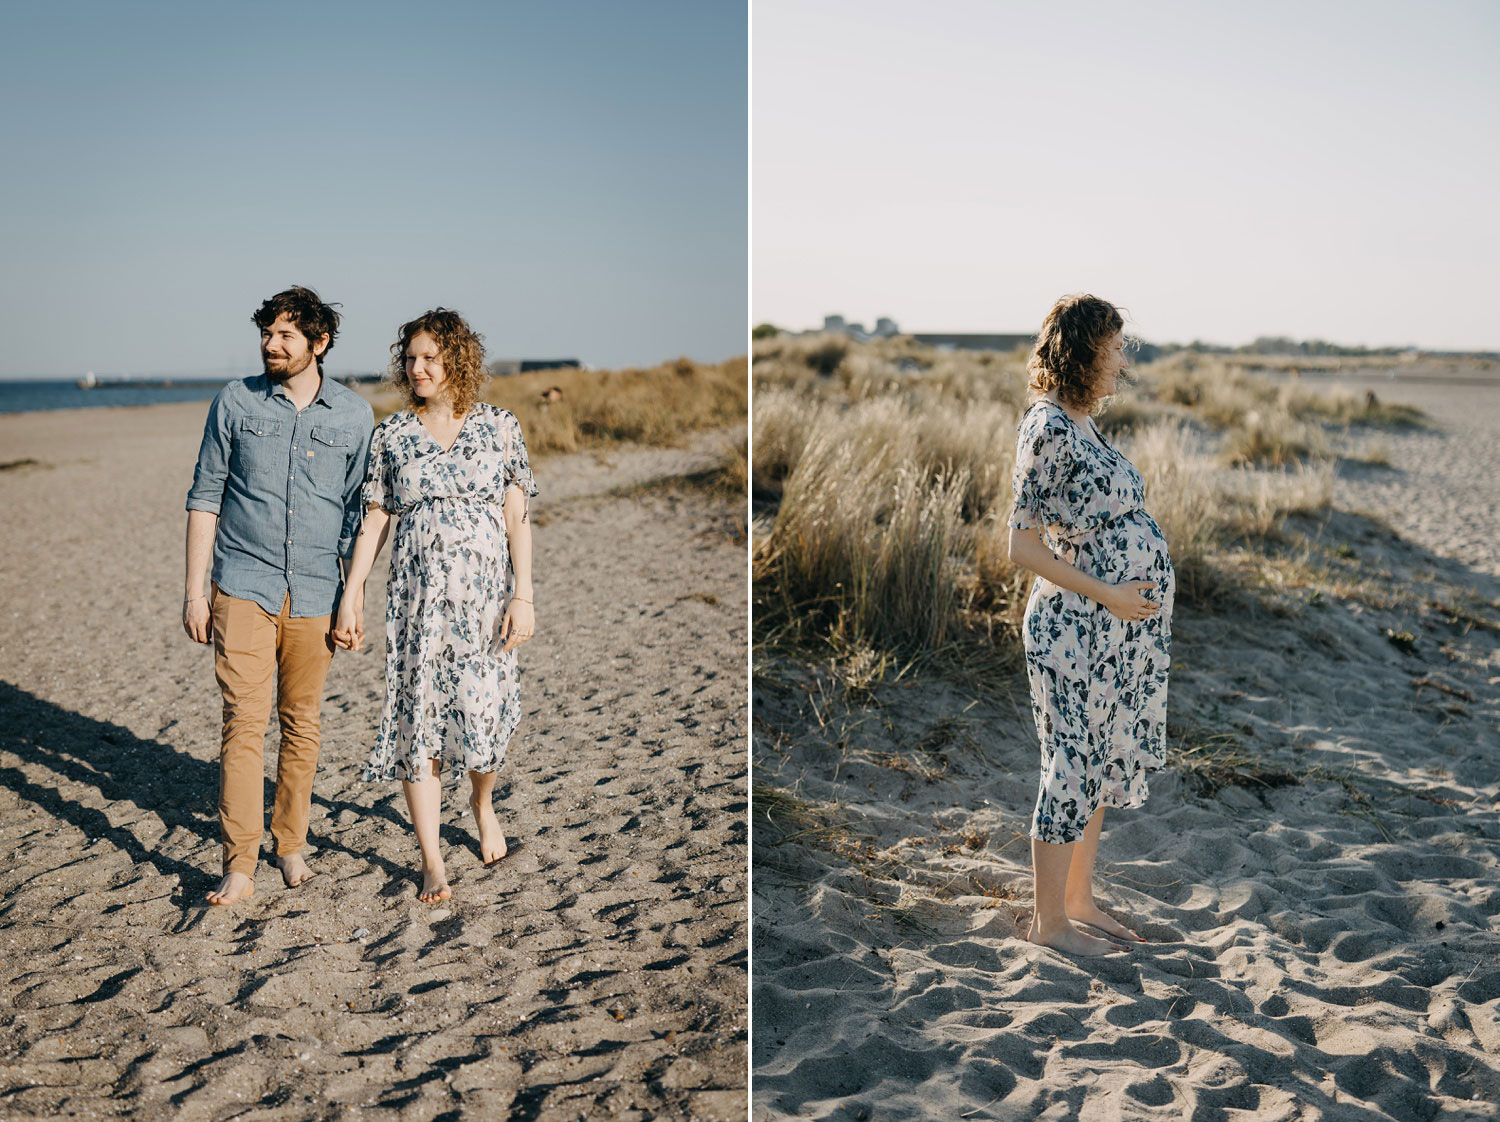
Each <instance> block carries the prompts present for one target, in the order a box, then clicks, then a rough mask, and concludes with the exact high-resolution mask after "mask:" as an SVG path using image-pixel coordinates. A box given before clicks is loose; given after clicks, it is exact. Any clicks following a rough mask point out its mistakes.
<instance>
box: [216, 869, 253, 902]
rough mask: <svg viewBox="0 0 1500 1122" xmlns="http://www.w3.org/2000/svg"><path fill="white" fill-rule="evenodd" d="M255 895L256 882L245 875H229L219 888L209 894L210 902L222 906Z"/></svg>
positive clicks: (220, 883)
mask: <svg viewBox="0 0 1500 1122" xmlns="http://www.w3.org/2000/svg"><path fill="white" fill-rule="evenodd" d="M254 895H255V881H253V880H252V879H251V878H250V877H249V876H247V875H246V874H245V873H229V874H228V875H226V876H225V877H224V879H223V880H221V881H220V882H219V887H218V888H216V889H214V890H213V891H212V892H210V893H209V894H208V902H209V903H210V904H218V905H221V906H222V905H224V904H233V903H234V902H235V901H236V900H247V899H249V898H250V897H251V896H254Z"/></svg>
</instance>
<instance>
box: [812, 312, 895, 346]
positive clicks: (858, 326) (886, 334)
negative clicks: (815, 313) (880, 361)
mask: <svg viewBox="0 0 1500 1122" xmlns="http://www.w3.org/2000/svg"><path fill="white" fill-rule="evenodd" d="M819 331H820V332H822V333H823V334H835V335H847V336H848V337H849V338H851V339H853V340H854V341H855V342H856V343H868V342H869V341H870V340H871V339H889V338H890V337H891V336H892V335H899V334H901V329H900V328H899V327H897V326H896V321H895V320H893V319H891V317H890V316H881V317H880V318H879V319H877V320H876V321H875V330H874V331H866V330H865V325H864V324H862V323H850V322H848V321H847V320H845V319H844V317H843V316H824V317H823V326H822V327H821V328H820V329H819ZM819 331H800V332H797V334H799V335H816V334H818V333H819Z"/></svg>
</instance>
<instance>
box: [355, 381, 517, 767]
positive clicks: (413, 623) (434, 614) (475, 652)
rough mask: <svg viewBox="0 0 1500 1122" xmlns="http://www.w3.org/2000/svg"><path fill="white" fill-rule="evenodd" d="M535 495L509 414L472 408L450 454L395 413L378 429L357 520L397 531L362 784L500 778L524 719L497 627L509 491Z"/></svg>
mask: <svg viewBox="0 0 1500 1122" xmlns="http://www.w3.org/2000/svg"><path fill="white" fill-rule="evenodd" d="M509 487H520V488H521V489H522V491H523V492H524V493H525V494H527V495H528V496H529V495H535V494H536V493H537V487H536V483H535V482H534V481H533V479H532V477H531V465H530V463H529V462H528V461H527V458H526V444H525V442H524V441H523V440H522V439H521V425H520V422H519V421H517V420H516V417H515V414H513V413H511V412H509V411H508V410H504V409H497V408H495V407H494V406H492V405H489V404H486V403H485V402H476V403H475V404H474V406H473V407H472V408H471V409H470V410H469V412H468V413H467V414H466V415H465V416H464V419H463V424H462V427H461V428H460V429H459V433H458V438H457V439H456V440H455V441H454V442H453V446H452V447H451V448H450V449H448V451H446V452H445V451H443V448H442V446H441V445H440V444H438V442H437V441H436V440H435V439H433V437H432V435H431V434H430V433H428V431H427V430H426V429H425V428H423V427H422V423H421V421H419V420H418V419H417V416H416V414H414V413H412V412H410V411H409V410H402V411H401V412H399V413H395V414H392V415H391V416H389V417H387V418H386V419H385V420H383V421H381V422H380V424H378V425H376V426H375V432H374V434H373V436H372V437H371V441H370V461H369V470H368V473H367V475H366V477H365V485H364V491H363V495H362V498H363V509H366V510H368V509H369V508H370V507H371V506H379V507H381V508H383V509H384V510H386V511H388V512H389V513H390V514H391V515H392V518H393V519H394V522H395V528H394V537H393V540H392V542H391V575H390V587H389V591H388V594H387V599H386V613H385V710H384V712H383V713H382V715H381V718H380V732H379V735H378V736H377V738H376V741H375V747H374V748H373V749H372V750H371V752H370V761H369V765H368V766H367V767H366V769H365V773H364V778H365V779H367V780H389V779H407V780H421V779H423V778H425V777H426V776H427V775H429V774H430V769H429V768H428V766H427V761H428V760H433V759H438V760H441V761H443V762H444V763H445V764H449V765H453V769H454V770H453V771H450V773H449V774H455V773H456V771H457V769H460V768H461V769H464V770H467V771H496V770H498V769H499V767H500V765H501V764H502V763H504V762H505V749H506V745H507V743H508V742H509V740H510V737H511V734H512V733H513V732H515V729H516V725H517V723H518V722H519V721H520V718H521V693H520V682H519V681H518V679H517V676H516V652H515V651H513V650H512V651H508V652H503V653H502V651H501V647H502V646H503V644H502V643H501V642H500V623H501V620H502V619H503V618H504V615H505V608H506V606H507V605H508V604H509V602H510V597H511V595H512V594H513V593H514V590H515V574H514V572H513V571H512V569H511V564H510V548H509V541H508V539H507V537H506V534H505V522H504V520H503V518H502V514H501V512H502V509H503V507H504V503H505V491H506V489H507V488H509Z"/></svg>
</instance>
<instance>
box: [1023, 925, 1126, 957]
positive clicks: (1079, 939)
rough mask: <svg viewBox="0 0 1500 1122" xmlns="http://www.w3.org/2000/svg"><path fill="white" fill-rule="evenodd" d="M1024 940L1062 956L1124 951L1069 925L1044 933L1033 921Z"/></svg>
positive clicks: (1114, 944)
mask: <svg viewBox="0 0 1500 1122" xmlns="http://www.w3.org/2000/svg"><path fill="white" fill-rule="evenodd" d="M1026 939H1027V941H1028V942H1032V943H1036V944H1037V945H1038V946H1042V947H1051V948H1052V949H1053V950H1055V951H1062V952H1063V953H1064V954H1077V955H1101V954H1118V953H1119V952H1120V951H1121V950H1123V949H1124V948H1122V947H1121V946H1120V944H1119V943H1111V942H1110V941H1109V940H1108V939H1100V938H1099V937H1098V936H1096V935H1085V934H1084V933H1083V932H1082V931H1079V930H1078V928H1076V927H1074V926H1073V925H1072V924H1071V923H1069V924H1067V925H1066V926H1063V927H1057V928H1052V929H1050V930H1048V931H1046V932H1045V933H1044V932H1043V931H1042V928H1041V927H1040V926H1039V925H1038V924H1037V922H1036V920H1035V919H1033V920H1032V921H1031V928H1030V929H1029V930H1028V931H1027V932H1026Z"/></svg>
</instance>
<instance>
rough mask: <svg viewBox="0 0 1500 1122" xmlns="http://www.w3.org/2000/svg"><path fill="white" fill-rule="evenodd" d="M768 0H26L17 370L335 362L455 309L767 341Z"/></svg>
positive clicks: (1, 234) (506, 353) (3, 178)
mask: <svg viewBox="0 0 1500 1122" xmlns="http://www.w3.org/2000/svg"><path fill="white" fill-rule="evenodd" d="M747 51H748V28H747V15H746V9H745V5H744V3H743V2H738V3H736V2H729V3H718V2H715V3H701V2H699V0H636V2H632V3H630V4H621V3H618V2H617V0H565V2H560V3H536V2H534V0H432V2H430V3H426V4H413V3H408V2H401V0H319V2H318V3H305V2H298V0H260V2H257V3H254V4H220V3H204V2H202V0H151V2H150V3H145V4H125V3H119V2H117V0H55V2H54V0H48V2H46V3H27V4H23V3H6V4H3V5H0V101H3V104H4V105H5V112H4V113H3V114H0V152H3V154H4V162H5V170H4V172H3V174H0V262H3V265H0V326H3V329H4V334H5V347H4V352H3V357H0V377H4V378H21V377H78V376H79V375H80V374H82V373H83V372H84V371H86V370H93V371H95V372H97V373H101V374H104V373H126V372H129V373H136V374H143V373H151V374H176V375H184V376H187V375H198V376H202V377H214V376H218V377H223V376H226V375H228V374H230V373H239V374H247V373H253V372H256V371H258V369H259V365H258V362H257V352H256V346H257V342H258V339H257V334H256V329H255V328H254V326H253V325H252V324H251V322H250V315H251V313H252V312H253V311H254V310H255V308H256V307H257V306H258V305H259V304H260V302H261V301H262V300H263V299H265V298H266V297H268V296H270V295H272V294H273V293H275V292H277V291H279V290H280V289H283V288H286V287H288V286H290V285H292V284H306V285H311V286H312V287H314V288H316V289H317V290H318V291H319V292H320V293H321V294H322V295H323V297H324V298H325V299H328V300H333V301H337V302H339V303H342V304H343V306H344V307H343V311H344V315H345V320H344V326H343V331H342V333H341V334H340V337H339V338H338V340H337V341H336V343H335V346H334V349H333V351H332V352H331V353H330V355H329V361H328V366H329V369H330V370H332V371H333V372H334V373H336V374H338V373H344V372H346V371H349V370H366V371H369V370H378V369H381V368H383V367H384V365H385V363H386V361H387V359H388V357H389V356H388V353H387V348H388V347H389V345H390V343H391V342H392V341H393V340H394V339H395V337H396V331H397V328H398V327H399V326H400V324H401V323H403V322H405V321H406V320H409V319H412V318H413V317H415V316H417V315H420V314H421V313H422V312H424V311H426V310H428V309H429V308H433V307H436V306H438V305H444V306H447V307H450V308H456V309H457V310H459V311H460V312H462V313H463V314H464V315H465V316H466V317H468V319H469V322H470V323H471V324H472V325H473V326H474V327H475V328H476V329H477V330H479V331H480V332H482V333H483V334H484V335H485V336H487V339H488V344H489V351H490V354H491V355H492V356H494V357H497V358H562V357H573V358H578V359H581V360H583V361H584V362H588V363H591V364H593V365H596V366H622V365H626V364H647V363H655V362H660V361H663V360H670V359H674V358H676V357H677V356H679V355H688V356H690V357H692V358H697V359H702V360H718V359H723V358H727V357H729V356H731V355H736V354H743V353H744V352H745V345H746V344H745V339H746V327H745V308H746V304H747V298H748V289H747V285H748V281H747V256H748V250H747V245H746V236H747V235H746V224H747V216H748V211H747V208H748V197H747V196H748V188H747V182H748V174H749V172H748V167H747V162H746V161H747V155H746V150H747V146H748V127H747V111H748V105H747V93H746V82H747V74H746V69H747V64H746V55H747Z"/></svg>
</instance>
